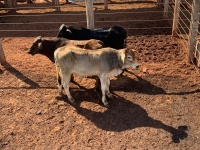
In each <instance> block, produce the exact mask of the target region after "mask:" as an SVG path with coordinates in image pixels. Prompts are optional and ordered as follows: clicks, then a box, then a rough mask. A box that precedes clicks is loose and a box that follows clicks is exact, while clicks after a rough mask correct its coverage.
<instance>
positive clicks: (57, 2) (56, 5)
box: [53, 0, 60, 11]
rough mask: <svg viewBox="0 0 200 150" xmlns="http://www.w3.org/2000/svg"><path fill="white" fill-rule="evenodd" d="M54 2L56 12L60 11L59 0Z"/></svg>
mask: <svg viewBox="0 0 200 150" xmlns="http://www.w3.org/2000/svg"><path fill="white" fill-rule="evenodd" d="M53 1H54V4H55V7H56V10H57V11H60V3H59V0H53Z"/></svg>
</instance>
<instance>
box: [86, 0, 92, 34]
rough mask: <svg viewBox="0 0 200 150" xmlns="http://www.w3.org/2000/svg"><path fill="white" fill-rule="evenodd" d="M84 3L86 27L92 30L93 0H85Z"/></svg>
mask: <svg viewBox="0 0 200 150" xmlns="http://www.w3.org/2000/svg"><path fill="white" fill-rule="evenodd" d="M85 3H86V17H87V28H88V29H90V30H94V11H93V0H85Z"/></svg>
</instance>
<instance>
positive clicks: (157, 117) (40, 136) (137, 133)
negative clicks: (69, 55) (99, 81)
mask: <svg viewBox="0 0 200 150" xmlns="http://www.w3.org/2000/svg"><path fill="white" fill-rule="evenodd" d="M116 17H117V16H116ZM24 19H25V18H24ZM48 19H51V18H48ZM69 20H70V19H69ZM155 32H158V31H155ZM152 33H153V31H152ZM160 33H161V34H162V33H163V32H162V31H160ZM30 34H31V33H30ZM30 34H29V36H33V37H29V38H26V37H25V38H17V37H15V38H9V37H10V36H13V35H8V34H7V36H8V37H6V35H2V37H4V38H2V44H3V49H4V53H5V55H6V59H7V62H8V63H9V64H8V65H7V66H6V67H3V66H0V110H1V111H0V116H1V117H0V132H1V134H0V149H3V150H10V149H38V150H41V149H58V150H60V149H63V150H64V149H81V150H82V149H113V150H117V149H120V150H121V149H194V150H197V149H199V145H200V142H199V141H200V132H199V131H200V128H199V127H200V119H199V116H200V109H199V108H200V101H199V99H200V75H199V72H198V70H197V69H196V68H195V66H194V65H192V64H188V63H187V58H186V56H187V55H186V52H185V48H184V47H183V46H182V45H181V43H180V39H178V38H175V37H172V36H170V35H159V36H158V35H156V36H155V35H152V36H133V35H132V36H131V35H130V32H129V36H128V39H127V46H128V47H132V48H135V49H136V51H137V57H138V61H139V63H140V68H139V69H138V70H133V69H128V71H126V72H125V73H124V74H123V75H122V76H119V77H117V78H115V79H113V80H111V87H110V88H111V91H112V92H113V93H114V94H115V95H116V96H115V98H114V99H111V100H109V103H110V105H111V107H110V108H105V107H103V106H102V105H101V103H99V100H100V99H101V98H100V97H99V96H98V95H97V93H95V92H94V91H93V87H94V80H92V79H87V78H84V79H79V78H77V77H76V78H75V79H76V81H77V83H78V84H80V85H81V87H79V86H78V85H75V84H71V92H72V96H73V97H74V99H75V100H76V101H77V106H76V107H74V106H71V105H70V104H69V103H68V101H67V99H63V98H61V97H60V96H59V94H58V92H57V83H56V74H55V71H56V70H55V66H54V64H53V63H51V62H50V60H48V59H47V58H46V57H44V56H42V55H35V56H31V55H29V54H28V53H27V51H28V49H29V48H30V46H31V44H32V42H33V40H34V36H35V35H30ZM46 38H47V37H46Z"/></svg>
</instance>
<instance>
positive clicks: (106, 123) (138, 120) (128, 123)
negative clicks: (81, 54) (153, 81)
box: [74, 91, 188, 143]
mask: <svg viewBox="0 0 200 150" xmlns="http://www.w3.org/2000/svg"><path fill="white" fill-rule="evenodd" d="M81 92H83V91H81ZM81 92H78V93H77V94H78V95H83V97H84V94H83V93H81ZM91 92H92V91H91ZM78 103H79V104H77V105H75V106H74V107H75V108H76V111H77V113H78V114H80V115H82V116H84V117H85V118H87V119H88V120H90V121H91V122H93V123H94V124H95V125H96V126H97V127H98V128H100V129H103V130H106V131H115V132H121V131H125V130H131V129H135V128H139V127H152V128H157V129H163V130H165V131H167V132H169V133H171V135H172V137H171V138H172V141H173V142H174V143H179V142H180V140H182V139H184V138H186V137H187V136H188V134H187V133H186V132H185V131H186V130H187V126H179V127H178V128H177V129H176V128H174V127H172V126H169V125H166V124H164V123H162V122H161V121H159V120H155V119H153V118H151V117H150V116H148V113H147V111H146V110H145V109H144V108H142V107H141V106H140V105H137V104H134V103H132V102H130V101H128V100H126V99H124V98H122V97H119V96H115V98H114V99H113V100H112V103H111V107H110V108H108V109H107V110H106V111H105V112H95V111H93V110H90V109H87V108H83V107H81V106H80V101H78Z"/></svg>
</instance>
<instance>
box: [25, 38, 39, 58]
mask: <svg viewBox="0 0 200 150" xmlns="http://www.w3.org/2000/svg"><path fill="white" fill-rule="evenodd" d="M41 49H42V37H41V36H38V37H37V38H36V39H35V40H34V42H33V45H32V46H31V48H30V50H29V51H28V53H29V54H31V55H35V54H37V53H39V51H40V50H41Z"/></svg>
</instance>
